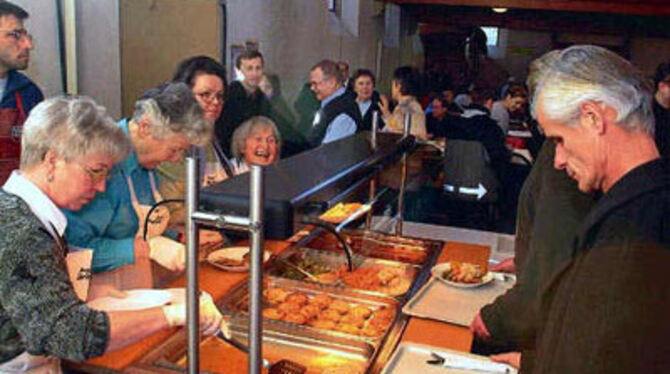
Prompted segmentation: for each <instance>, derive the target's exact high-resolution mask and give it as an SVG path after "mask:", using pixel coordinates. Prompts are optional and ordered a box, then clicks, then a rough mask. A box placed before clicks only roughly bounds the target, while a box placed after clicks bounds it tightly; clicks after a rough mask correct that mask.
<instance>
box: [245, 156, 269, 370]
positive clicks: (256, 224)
mask: <svg viewBox="0 0 670 374" xmlns="http://www.w3.org/2000/svg"><path fill="white" fill-rule="evenodd" d="M249 197H250V199H251V202H250V209H249V220H250V221H251V224H250V226H249V230H250V231H251V232H250V235H249V236H250V237H251V246H250V250H251V258H250V262H249V268H250V270H249V271H250V275H249V373H250V374H261V368H262V362H263V355H262V347H263V326H262V322H263V319H262V316H261V301H262V294H263V248H264V247H265V245H264V244H265V243H264V236H263V200H264V198H265V191H264V190H263V168H262V167H261V166H258V165H251V180H250V191H249Z"/></svg>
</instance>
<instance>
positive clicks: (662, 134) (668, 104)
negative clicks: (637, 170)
mask: <svg viewBox="0 0 670 374" xmlns="http://www.w3.org/2000/svg"><path fill="white" fill-rule="evenodd" d="M654 85H655V89H656V92H655V93H654V119H655V120H656V132H655V133H654V136H655V138H656V146H658V151H659V152H661V156H663V157H670V62H664V63H662V64H660V65H658V67H657V68H656V74H654Z"/></svg>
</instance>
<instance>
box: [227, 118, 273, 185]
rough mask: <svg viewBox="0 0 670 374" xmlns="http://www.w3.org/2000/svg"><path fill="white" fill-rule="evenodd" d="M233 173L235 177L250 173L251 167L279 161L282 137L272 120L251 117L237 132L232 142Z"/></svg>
mask: <svg viewBox="0 0 670 374" xmlns="http://www.w3.org/2000/svg"><path fill="white" fill-rule="evenodd" d="M230 147H231V151H232V153H233V157H234V160H233V172H234V173H235V175H239V174H242V173H246V172H247V171H249V165H252V164H254V165H261V166H267V165H270V164H272V163H274V162H275V161H277V160H278V159H279V150H280V149H281V136H280V135H279V130H277V126H276V125H275V123H274V122H272V120H271V119H269V118H267V117H263V116H256V117H251V118H250V119H248V120H246V121H245V122H244V123H243V124H242V125H240V127H238V128H237V130H235V133H234V134H233V140H232V142H231V145H230Z"/></svg>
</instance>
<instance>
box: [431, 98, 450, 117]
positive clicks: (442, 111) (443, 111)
mask: <svg viewBox="0 0 670 374" xmlns="http://www.w3.org/2000/svg"><path fill="white" fill-rule="evenodd" d="M446 115H447V108H445V107H444V105H442V102H441V101H440V100H438V99H434V100H433V117H435V118H438V119H441V118H444V116H446Z"/></svg>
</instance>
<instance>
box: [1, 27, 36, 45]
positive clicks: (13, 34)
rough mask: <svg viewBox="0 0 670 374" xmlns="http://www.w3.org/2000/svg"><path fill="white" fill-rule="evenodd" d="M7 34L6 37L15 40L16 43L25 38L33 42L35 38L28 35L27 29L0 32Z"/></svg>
mask: <svg viewBox="0 0 670 374" xmlns="http://www.w3.org/2000/svg"><path fill="white" fill-rule="evenodd" d="M0 31H2V32H4V33H5V35H6V36H9V37H10V38H12V39H14V40H15V41H16V42H20V41H21V40H22V39H23V38H27V39H28V40H29V41H31V42H32V41H33V36H32V35H30V34H29V33H28V31H27V30H26V29H15V30H11V31H7V30H0Z"/></svg>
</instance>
